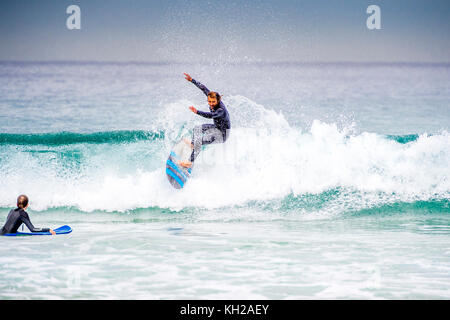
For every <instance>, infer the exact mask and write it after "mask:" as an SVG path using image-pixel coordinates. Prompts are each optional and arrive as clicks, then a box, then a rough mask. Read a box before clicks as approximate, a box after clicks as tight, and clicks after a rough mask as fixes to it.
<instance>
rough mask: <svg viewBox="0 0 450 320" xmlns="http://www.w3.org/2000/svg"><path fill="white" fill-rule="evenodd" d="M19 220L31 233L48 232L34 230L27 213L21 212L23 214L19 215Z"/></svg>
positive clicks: (39, 229)
mask: <svg viewBox="0 0 450 320" xmlns="http://www.w3.org/2000/svg"><path fill="white" fill-rule="evenodd" d="M20 219H21V220H22V222H23V223H25V225H26V226H27V228H28V229H30V231H31V232H48V231H50V229H49V228H35V227H34V226H33V224H32V223H31V221H30V217H29V216H28V213H26V212H23V214H21V215H20Z"/></svg>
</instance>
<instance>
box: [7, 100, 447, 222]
mask: <svg viewBox="0 0 450 320" xmlns="http://www.w3.org/2000/svg"><path fill="white" fill-rule="evenodd" d="M228 100H229V101H231V102H232V103H230V105H231V106H232V107H231V108H230V109H231V110H230V113H231V114H233V115H235V116H234V117H232V124H233V127H232V130H231V134H230V138H229V140H227V142H226V143H225V144H220V145H210V146H206V147H204V148H203V151H202V152H201V153H200V155H199V157H198V159H197V160H196V163H195V166H194V170H193V175H192V177H191V179H190V180H189V182H188V183H187V184H186V187H185V188H184V189H182V190H175V189H173V188H172V187H171V185H170V184H169V183H168V181H167V178H166V176H165V160H166V158H167V155H168V152H169V151H170V148H171V146H172V145H173V144H174V142H175V141H177V140H178V139H180V138H181V137H182V136H189V135H190V134H191V129H192V127H193V126H194V125H196V124H198V123H202V120H201V119H198V118H199V117H197V118H195V117H194V115H193V118H191V119H185V118H184V117H183V116H182V115H177V112H176V109H177V103H174V104H170V105H167V106H166V107H165V108H163V110H162V111H161V114H160V115H156V116H155V117H156V119H155V120H154V122H153V123H152V124H151V126H152V129H149V130H148V131H119V132H99V133H92V134H78V133H59V134H53V133H52V134H38V135H8V134H0V137H2V138H1V139H3V140H0V141H3V142H2V143H0V182H1V183H0V207H2V208H6V207H11V206H13V205H14V202H15V199H16V198H17V196H18V195H19V194H21V193H24V194H27V195H28V196H29V197H30V199H31V204H32V207H33V209H34V210H38V211H42V210H48V209H49V208H58V207H74V208H78V209H79V210H81V211H83V212H94V211H96V210H104V211H108V212H116V211H118V212H126V211H130V210H131V211H132V210H137V209H139V208H161V209H168V210H171V211H181V210H185V209H186V208H196V209H202V208H206V209H218V208H232V207H236V206H238V207H239V206H244V207H250V208H260V207H261V204H263V206H264V205H266V204H267V206H268V208H270V207H272V208H273V210H284V209H283V208H288V209H289V210H291V211H295V210H298V211H305V210H306V211H307V210H310V211H314V212H318V211H321V212H329V213H339V212H344V211H348V210H363V209H367V208H374V207H377V206H382V205H387V204H391V203H411V202H417V201H424V202H427V201H431V200H432V199H437V200H439V199H441V200H442V199H448V198H449V196H450V179H449V177H448V173H449V163H450V135H449V133H448V132H446V131H443V132H441V133H439V134H433V135H428V134H412V135H404V136H385V135H380V134H376V133H370V132H362V133H355V132H354V127H353V126H352V125H349V126H348V127H346V126H338V125H336V124H335V123H325V122H321V121H318V120H316V121H314V122H313V123H312V125H311V127H310V128H297V127H294V126H291V125H289V123H288V121H286V119H285V117H284V116H283V114H281V113H277V112H275V111H273V110H269V109H266V108H264V107H263V106H261V105H259V104H257V103H254V102H253V101H251V100H250V99H247V98H245V97H242V96H234V97H228ZM179 104H180V106H181V105H182V106H184V105H185V102H179ZM233 108H237V109H239V110H242V112H238V110H237V109H236V110H233ZM172 116H173V117H172ZM203 122H205V121H203ZM22 138H23V139H22ZM27 139H28V140H27ZM291 198H292V199H294V200H292V202H289V201H290V200H289V199H291ZM314 199H317V201H316V202H314V201H315V200H314ZM286 201H287V202H286ZM277 203H278V204H279V206H277ZM308 205H310V206H309V207H308ZM308 208H309V209H308Z"/></svg>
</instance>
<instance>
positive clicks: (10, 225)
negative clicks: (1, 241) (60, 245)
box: [0, 208, 50, 235]
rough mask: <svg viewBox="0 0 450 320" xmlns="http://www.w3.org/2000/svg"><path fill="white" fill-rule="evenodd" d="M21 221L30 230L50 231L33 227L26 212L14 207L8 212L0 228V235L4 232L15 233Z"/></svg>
mask: <svg viewBox="0 0 450 320" xmlns="http://www.w3.org/2000/svg"><path fill="white" fill-rule="evenodd" d="M22 223H25V225H26V226H27V227H28V229H30V231H31V232H48V231H50V229H49V228H35V227H34V226H33V224H32V223H31V221H30V217H29V216H28V213H27V212H26V211H25V210H23V209H21V208H16V209H13V210H11V211H10V212H9V214H8V218H7V219H6V223H5V225H4V226H3V228H2V229H1V230H0V235H4V234H6V233H16V232H17V230H18V229H19V227H20V225H21V224H22Z"/></svg>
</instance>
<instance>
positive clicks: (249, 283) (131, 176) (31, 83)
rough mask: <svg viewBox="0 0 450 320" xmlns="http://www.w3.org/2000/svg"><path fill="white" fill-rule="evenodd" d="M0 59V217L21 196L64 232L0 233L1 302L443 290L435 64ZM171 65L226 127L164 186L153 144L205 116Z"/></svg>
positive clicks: (443, 116)
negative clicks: (224, 114) (217, 106)
mask: <svg viewBox="0 0 450 320" xmlns="http://www.w3.org/2000/svg"><path fill="white" fill-rule="evenodd" d="M211 68H214V70H215V71H214V72H212V73H211V72H209V70H210V69H211ZM0 70H1V72H0V75H1V76H0V128H1V130H0V217H2V218H1V219H3V220H5V219H6V215H7V213H8V212H9V210H10V209H11V208H13V207H14V206H15V201H16V198H17V196H18V195H19V194H27V195H28V196H29V198H30V209H29V210H28V212H29V214H30V217H31V220H32V221H33V223H34V224H35V225H36V226H43V227H53V228H56V227H58V226H60V225H63V224H69V225H70V226H71V227H72V228H73V230H74V231H73V233H72V234H70V235H67V236H58V237H42V238H41V237H38V238H36V237H33V239H31V238H21V239H9V238H8V239H7V238H6V237H5V239H0V240H1V241H2V246H1V249H0V252H1V254H0V265H1V266H2V267H1V268H0V298H1V299H18V298H19V299H21V298H31V299H36V298H38V299H47V298H50V299H53V298H62V299H97V298H100V299H104V298H106V299H117V298H119V299H230V298H233V299H299V298H300V299H317V298H332V299H334V298H337V299H348V298H350V299H353V298H356V299H358V298H364V299H366V298H367V299H405V298H406V299H408V298H412V299H415V298H444V299H448V298H450V293H449V292H450V285H449V283H450V281H449V280H450V276H449V275H450V264H449V262H450V251H449V249H448V248H449V247H450V239H449V235H450V216H449V214H450V207H449V205H450V201H449V199H450V166H449V164H450V135H449V132H448V130H449V126H448V125H449V123H450V111H449V110H450V108H449V101H450V82H449V80H450V67H449V66H448V65H414V64H380V65H372V64H370V65H364V64H306V65H305V64H244V65H233V64H231V65H217V66H204V65H195V64H194V65H181V64H150V63H149V64H145V63H143V64H139V63H130V64H125V63H124V64H114V63H111V64H108V63H71V62H66V63H61V62H59V63H58V62H55V63H51V62H47V63H19V62H15V63H1V64H0ZM186 71H188V72H190V74H191V75H192V76H193V77H194V78H195V79H198V80H199V81H201V82H202V83H204V84H205V85H207V86H208V88H209V89H211V90H217V91H219V92H220V93H222V95H223V100H224V103H225V105H226V106H227V108H228V110H229V113H230V117H231V123H232V129H231V133H230V137H229V139H228V140H227V142H226V143H225V144H221V145H210V146H206V147H203V150H202V152H201V153H200V155H199V157H198V158H197V160H196V163H195V167H194V170H193V175H192V177H191V179H190V180H189V182H188V184H187V185H186V186H185V188H183V189H182V190H175V189H173V188H172V186H171V185H170V184H169V183H168V181H167V177H166V175H165V160H166V158H167V156H168V153H169V151H170V149H171V147H172V146H173V145H174V143H176V142H177V141H178V140H179V139H180V138H182V137H190V135H191V134H192V128H193V127H194V126H195V125H198V124H201V123H208V119H204V118H201V117H198V116H195V115H194V114H192V113H191V112H189V110H188V108H187V107H188V106H190V105H194V106H196V107H197V108H199V109H200V110H206V108H207V104H206V99H205V97H204V95H203V94H202V93H201V92H200V91H199V90H198V89H197V88H195V86H193V85H192V84H190V83H188V82H187V81H185V80H184V78H183V76H182V73H183V72H186ZM261 72H264V73H265V74H270V76H269V77H268V78H267V79H266V80H265V81H264V79H261V78H260V77H259V74H260V73H261ZM1 223H3V222H1ZM16 268H21V269H22V270H24V271H25V273H26V274H28V276H27V277H26V278H12V277H11V276H10V275H11V271H12V270H14V269H16ZM43 283H44V285H43Z"/></svg>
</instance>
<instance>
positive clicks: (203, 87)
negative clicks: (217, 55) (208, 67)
mask: <svg viewBox="0 0 450 320" xmlns="http://www.w3.org/2000/svg"><path fill="white" fill-rule="evenodd" d="M184 75H185V76H186V80H187V81H190V82H192V83H193V84H195V85H196V87H197V88H199V89H200V90H202V91H203V93H204V94H205V95H208V93H209V92H210V91H209V89H208V88H207V87H206V86H205V85H204V84H201V83H200V82H198V81H196V80H195V79H192V77H191V76H190V75H189V74H187V73H185V74H184Z"/></svg>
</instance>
